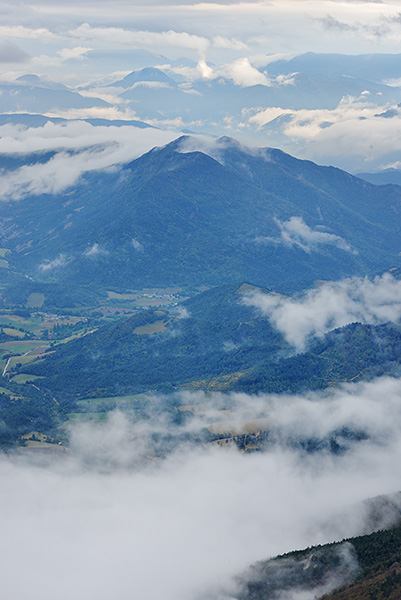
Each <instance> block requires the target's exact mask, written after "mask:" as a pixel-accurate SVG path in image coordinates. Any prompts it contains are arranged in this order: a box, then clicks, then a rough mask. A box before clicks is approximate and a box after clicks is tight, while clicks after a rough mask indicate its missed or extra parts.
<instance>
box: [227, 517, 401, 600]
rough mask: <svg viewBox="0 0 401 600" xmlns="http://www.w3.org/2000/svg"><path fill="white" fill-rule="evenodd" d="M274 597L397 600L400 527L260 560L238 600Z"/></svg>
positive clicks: (400, 574) (399, 590)
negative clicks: (278, 595)
mask: <svg viewBox="0 0 401 600" xmlns="http://www.w3.org/2000/svg"><path fill="white" fill-rule="evenodd" d="M331 590H333V591H331ZM277 594H294V597H298V595H299V596H300V597H307V598H309V597H313V598H316V599H318V598H324V599H325V600H373V599H375V600H376V599H377V600H385V599H389V600H398V599H399V598H400V597H401V525H398V526H397V527H395V528H393V529H389V530H384V531H378V532H375V533H372V534H370V535H365V536H360V537H355V538H351V539H349V540H346V541H344V542H341V543H339V544H328V545H325V546H319V547H317V548H312V549H308V550H304V551H300V552H292V553H290V554H286V555H284V556H281V557H278V558H274V559H272V560H269V561H261V562H259V563H257V564H256V565H255V566H254V567H252V568H251V569H250V570H249V571H248V572H247V573H245V574H244V575H243V581H242V584H241V591H240V592H239V594H238V595H237V596H236V597H237V598H238V600H270V599H273V598H277ZM280 597H281V596H280ZM285 597H287V596H285ZM290 597H293V596H290Z"/></svg>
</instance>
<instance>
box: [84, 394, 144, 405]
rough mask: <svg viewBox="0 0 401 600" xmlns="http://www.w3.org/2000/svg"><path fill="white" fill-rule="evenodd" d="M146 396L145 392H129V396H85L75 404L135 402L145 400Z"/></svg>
mask: <svg viewBox="0 0 401 600" xmlns="http://www.w3.org/2000/svg"><path fill="white" fill-rule="evenodd" d="M147 399H148V396H147V395H146V394H131V395H129V396H107V397H106V398H85V399H84V400H79V401H78V402H77V404H78V405H79V406H82V407H85V406H91V405H93V404H98V405H99V406H101V405H102V404H111V403H115V404H127V403H130V402H137V401H138V400H139V401H141V400H147Z"/></svg>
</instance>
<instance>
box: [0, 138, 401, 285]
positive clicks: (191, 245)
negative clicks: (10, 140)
mask: <svg viewBox="0 0 401 600" xmlns="http://www.w3.org/2000/svg"><path fill="white" fill-rule="evenodd" d="M192 143H193V142H192V141H191V138H186V137H183V138H180V139H179V140H176V141H175V142H173V143H171V144H169V145H167V146H165V147H163V148H157V149H154V150H152V151H151V152H149V153H147V154H145V155H144V156H142V157H140V158H138V159H137V160H135V161H133V162H131V163H129V164H127V165H124V166H123V167H122V168H121V169H120V170H119V171H107V172H98V173H94V172H92V173H89V174H87V175H86V176H85V177H84V178H83V180H81V182H80V183H79V184H77V185H76V186H75V187H73V188H71V189H69V190H67V191H66V192H65V193H63V194H59V195H56V196H53V195H42V196H39V197H31V198H29V197H28V198H26V199H24V200H21V201H19V202H9V203H3V204H2V205H1V206H0V218H1V245H2V247H4V248H9V249H10V250H11V253H10V254H9V256H8V261H9V264H10V266H11V269H12V270H17V271H19V272H23V273H26V274H28V275H30V276H31V277H34V278H39V279H44V280H51V281H63V282H71V283H74V284H82V283H87V282H88V281H92V282H95V283H99V284H101V285H103V286H110V285H118V286H123V287H125V288H130V287H131V288H137V287H141V286H146V285H165V284H166V285H171V284H180V285H196V286H198V285H200V284H202V283H203V284H207V285H219V284H221V283H229V282H232V281H238V280H251V281H253V282H254V283H255V284H257V285H264V286H269V285H272V286H274V287H276V288H279V289H283V290H286V289H294V288H299V287H305V285H307V284H309V283H311V282H313V281H314V280H316V279H337V278H340V277H343V276H349V275H356V274H363V275H364V274H366V273H368V274H369V273H370V274H373V273H376V272H377V271H380V270H382V269H386V268H388V267H390V266H398V264H399V252H400V251H401V242H400V240H401V236H400V233H401V210H400V208H401V188H400V187H398V186H391V185H388V186H374V185H372V184H369V183H368V182H366V181H364V180H362V179H359V178H356V177H353V176H351V175H349V174H348V173H346V172H344V171H341V170H340V169H336V168H332V167H321V166H318V165H316V164H314V163H312V162H309V161H302V160H297V159H295V158H293V157H291V156H289V155H288V154H285V153H283V152H281V151H279V150H274V149H258V150H255V149H249V148H245V147H243V146H241V145H240V144H238V143H237V142H235V140H232V139H228V138H224V139H221V140H219V141H217V142H211V145H210V147H209V150H208V152H209V154H212V155H214V156H215V158H212V156H209V155H208V154H206V153H204V152H201V151H199V150H196V149H193V151H186V150H190V149H191V147H190V145H188V144H192ZM196 143H198V142H195V144H196Z"/></svg>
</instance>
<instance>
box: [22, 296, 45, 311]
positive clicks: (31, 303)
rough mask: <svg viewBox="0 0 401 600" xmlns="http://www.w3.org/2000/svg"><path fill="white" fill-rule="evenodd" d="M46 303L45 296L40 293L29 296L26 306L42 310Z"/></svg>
mask: <svg viewBox="0 0 401 600" xmlns="http://www.w3.org/2000/svg"><path fill="white" fill-rule="evenodd" d="M44 301H45V295H44V294H39V293H33V294H29V296H28V300H27V302H26V306H27V307H28V308H40V307H41V306H43V303H44Z"/></svg>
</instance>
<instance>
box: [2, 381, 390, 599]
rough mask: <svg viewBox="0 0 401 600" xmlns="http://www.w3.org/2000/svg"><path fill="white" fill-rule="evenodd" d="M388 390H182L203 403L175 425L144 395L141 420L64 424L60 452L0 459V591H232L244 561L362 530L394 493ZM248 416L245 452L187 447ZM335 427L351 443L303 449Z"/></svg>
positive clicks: (381, 384)
mask: <svg viewBox="0 0 401 600" xmlns="http://www.w3.org/2000/svg"><path fill="white" fill-rule="evenodd" d="M400 397H401V380H399V379H392V378H382V379H377V380H376V381H374V382H371V383H365V384H360V383H359V384H354V385H352V384H348V385H346V386H344V387H342V388H341V389H337V390H330V391H325V392H322V393H313V394H308V395H302V396H300V395H299V396H279V395H277V396H247V395H244V394H234V395H225V394H216V395H212V396H205V395H204V394H202V393H196V394H189V393H184V394H183V395H182V396H181V397H180V401H181V402H182V404H185V405H195V406H197V407H202V410H197V411H195V416H192V417H189V418H187V419H184V421H183V423H182V424H181V425H174V424H172V423H171V421H168V420H167V419H166V418H165V417H164V416H163V415H162V414H158V411H157V405H158V399H157V398H154V399H153V409H152V410H153V414H151V415H150V418H148V419H147V420H136V421H135V420H133V419H132V417H128V416H127V415H123V414H122V413H119V412H116V413H114V414H113V415H112V416H111V418H110V419H109V421H108V423H107V424H103V425H97V426H96V425H90V424H81V425H76V426H74V427H73V428H72V429H71V431H70V449H69V450H68V451H66V452H62V451H61V452H60V453H59V454H57V453H54V454H51V455H46V454H40V453H39V454H34V453H33V452H27V451H20V452H16V453H15V454H11V455H8V456H2V457H1V458H0V477H1V480H2V492H1V494H0V515H1V516H0V519H1V530H2V536H1V539H0V560H1V563H2V565H3V575H2V584H1V588H2V590H3V594H4V596H5V597H7V598H9V599H10V600H14V599H15V600H17V599H20V598H22V597H24V596H26V595H29V597H30V598H33V600H36V599H39V598H42V597H43V595H57V597H58V598H59V599H61V600H67V599H68V600H69V599H70V598H72V597H80V598H81V597H88V598H94V597H96V598H99V599H100V600H102V599H106V598H107V599H109V598H111V597H118V598H121V599H125V598H127V599H128V598H130V599H131V598H133V597H134V598H136V597H144V596H146V597H147V598H148V599H149V600H156V599H157V600H158V599H160V598H161V597H163V598H166V600H169V599H171V600H173V599H174V600H184V599H185V600H188V599H192V598H193V599H197V598H204V597H221V598H225V597H227V596H228V597H235V594H236V592H237V588H236V585H237V579H236V578H237V576H238V574H240V573H242V572H243V571H244V570H245V569H247V568H248V567H249V565H251V564H252V563H254V562H255V561H258V560H262V559H267V558H269V557H272V556H275V555H277V554H280V553H284V552H288V551H290V550H293V549H296V548H298V549H299V548H304V547H307V546H310V545H313V544H321V543H324V542H328V541H332V540H341V539H343V538H344V537H348V536H351V535H356V534H359V533H365V532H366V531H369V529H370V528H371V527H372V524H371V522H370V520H369V508H368V506H367V505H366V504H364V500H365V499H367V498H372V497H375V496H377V495H379V494H390V493H395V492H397V491H398V490H399V489H400V481H401V460H400V459H401V436H400V430H401V404H400ZM227 411H228V412H227ZM258 420H259V422H260V420H262V421H263V422H264V423H265V427H266V426H267V428H268V429H269V431H270V435H269V438H268V443H267V445H266V447H265V448H264V449H263V450H262V451H260V452H255V453H250V454H245V453H242V452H240V451H239V450H237V449H236V448H235V447H220V446H216V445H214V444H212V445H199V444H198V443H195V442H192V441H191V440H192V439H196V438H197V434H199V433H200V432H201V431H202V430H204V428H205V427H213V428H214V429H216V428H217V429H218V428H219V426H220V429H230V430H231V431H232V432H237V433H240V432H241V431H243V430H244V428H246V427H247V425H249V424H250V423H252V422H255V421H258ZM222 422H223V423H224V426H223V425H222ZM344 430H348V431H355V432H358V434H359V436H358V437H355V438H353V437H352V436H351V437H349V436H348V437H347V438H344V443H343V447H342V451H341V452H339V453H337V454H333V453H331V452H330V451H329V447H328V445H325V444H323V445H322V447H321V450H319V451H314V452H308V451H306V450H305V442H306V441H307V440H309V439H314V440H322V441H324V440H328V439H329V438H330V437H332V436H335V435H337V436H338V434H339V432H341V431H344ZM183 434H185V435H183ZM360 434H363V435H360ZM161 440H162V441H163V440H166V444H163V443H162V442H161ZM184 440H185V441H184ZM393 518H394V515H393V514H392V513H391V514H389V515H388V514H386V513H384V514H383V515H382V518H381V520H379V522H377V523H376V526H384V525H388V524H389V523H390V522H391V520H392V519H393ZM21 573H23V577H22V575H21Z"/></svg>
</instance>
